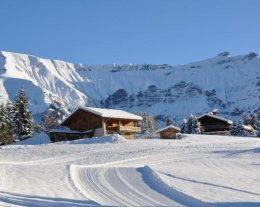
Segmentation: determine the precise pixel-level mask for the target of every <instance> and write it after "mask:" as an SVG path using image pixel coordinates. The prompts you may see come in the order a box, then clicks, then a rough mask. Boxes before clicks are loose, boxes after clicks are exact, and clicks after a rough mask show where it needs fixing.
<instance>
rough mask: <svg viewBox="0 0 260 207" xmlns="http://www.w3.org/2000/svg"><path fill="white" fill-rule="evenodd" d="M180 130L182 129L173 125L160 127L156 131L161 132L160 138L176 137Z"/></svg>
mask: <svg viewBox="0 0 260 207" xmlns="http://www.w3.org/2000/svg"><path fill="white" fill-rule="evenodd" d="M180 132H181V130H180V129H179V128H178V127H175V126H173V125H170V126H167V127H165V128H163V129H159V130H157V131H156V133H159V134H160V139H176V138H177V134H178V133H180Z"/></svg>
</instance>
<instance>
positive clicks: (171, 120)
mask: <svg viewBox="0 0 260 207" xmlns="http://www.w3.org/2000/svg"><path fill="white" fill-rule="evenodd" d="M165 122H166V126H170V125H173V119H172V117H171V116H168V117H167V118H166V120H165Z"/></svg>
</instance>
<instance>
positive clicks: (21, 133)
mask: <svg viewBox="0 0 260 207" xmlns="http://www.w3.org/2000/svg"><path fill="white" fill-rule="evenodd" d="M13 114H14V115H13V121H14V126H15V127H14V132H15V134H16V136H17V137H18V138H19V139H23V138H25V137H29V136H31V135H32V129H33V126H32V115H31V112H30V111H29V102H28V98H27V96H26V92H25V90H24V89H21V90H20V91H19V94H18V95H17V96H16V98H15V100H14V105H13Z"/></svg>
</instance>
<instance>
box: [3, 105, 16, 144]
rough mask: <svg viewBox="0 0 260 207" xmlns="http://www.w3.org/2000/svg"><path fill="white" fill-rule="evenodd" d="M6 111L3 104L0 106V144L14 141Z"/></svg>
mask: <svg viewBox="0 0 260 207" xmlns="http://www.w3.org/2000/svg"><path fill="white" fill-rule="evenodd" d="M9 116H10V114H8V111H7V110H6V107H4V105H1V106H0V144H10V143H12V142H14V136H13V131H12V124H11V122H10V121H9Z"/></svg>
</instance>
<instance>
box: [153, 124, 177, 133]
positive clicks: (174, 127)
mask: <svg viewBox="0 0 260 207" xmlns="http://www.w3.org/2000/svg"><path fill="white" fill-rule="evenodd" d="M170 128H172V129H175V130H177V131H181V129H180V128H179V127H176V126H174V125H172V124H171V125H169V126H167V127H164V128H161V129H158V130H156V131H155V133H159V132H162V131H164V130H166V129H170Z"/></svg>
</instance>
